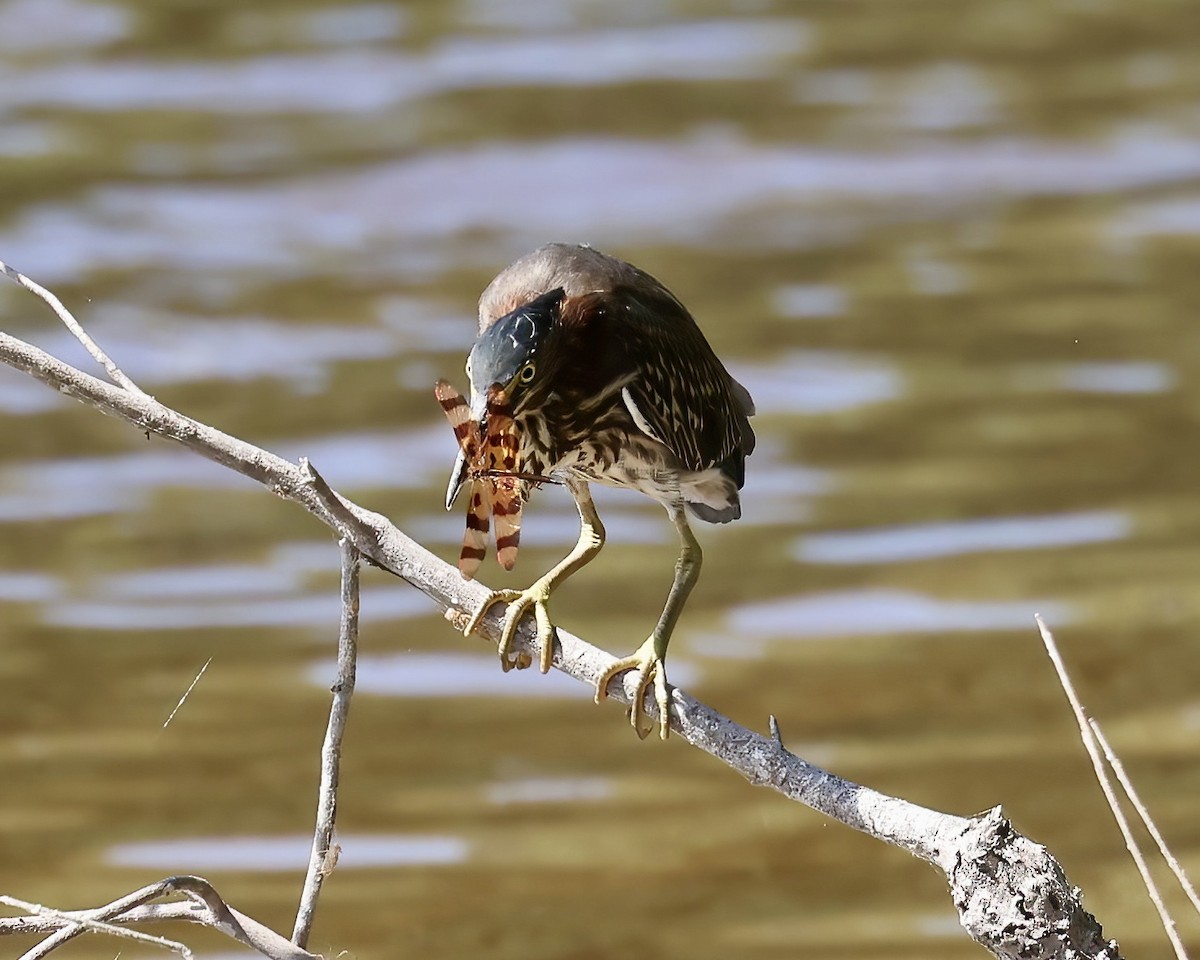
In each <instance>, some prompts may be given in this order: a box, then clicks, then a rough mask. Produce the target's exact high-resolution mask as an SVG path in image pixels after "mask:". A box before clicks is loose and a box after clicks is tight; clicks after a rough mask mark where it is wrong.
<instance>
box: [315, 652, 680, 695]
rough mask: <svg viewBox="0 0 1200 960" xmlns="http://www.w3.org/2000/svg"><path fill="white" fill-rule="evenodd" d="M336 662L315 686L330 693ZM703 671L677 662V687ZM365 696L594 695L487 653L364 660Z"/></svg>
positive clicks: (319, 668) (322, 668)
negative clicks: (507, 665) (505, 666)
mask: <svg viewBox="0 0 1200 960" xmlns="http://www.w3.org/2000/svg"><path fill="white" fill-rule="evenodd" d="M335 671H336V664H335V662H334V661H333V660H331V659H330V660H320V661H318V662H316V663H314V664H312V665H311V666H310V667H309V668H308V670H307V676H308V679H309V682H311V683H313V684H316V685H317V686H321V687H328V686H329V680H330V678H331V677H333V676H334V673H335ZM698 678H699V668H698V666H697V665H696V664H695V663H694V662H692V661H689V660H687V659H686V658H684V657H679V658H676V657H672V658H671V681H672V682H673V683H675V684H678V685H679V686H681V687H686V686H689V685H693V684H695V682H696V681H697V679H698ZM355 689H356V690H358V691H359V692H360V693H374V694H380V695H384V696H392V697H471V696H476V697H516V698H519V699H528V698H549V699H560V698H566V699H572V700H590V699H591V698H592V696H593V694H594V692H595V691H594V690H593V689H592V688H591V687H589V686H587V685H586V684H583V683H580V682H579V681H578V680H572V679H571V678H570V677H568V676H567V675H566V674H565V673H559V672H558V671H556V670H552V671H550V673H548V674H544V675H543V674H542V673H539V672H538V670H537V668H536V667H534V668H531V669H528V670H511V671H509V672H508V673H505V672H504V671H503V670H501V669H500V664H499V661H498V660H497V658H496V657H495V656H494V655H488V654H485V653H459V652H454V651H447V652H445V653H397V654H388V655H374V656H365V657H360V658H359V660H358V680H357V684H356V687H355Z"/></svg>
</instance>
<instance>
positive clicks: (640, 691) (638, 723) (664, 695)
mask: <svg viewBox="0 0 1200 960" xmlns="http://www.w3.org/2000/svg"><path fill="white" fill-rule="evenodd" d="M626 670H634V671H636V674H635V676H636V678H637V694H636V696H635V697H634V699H633V701H632V702H631V703H630V705H629V724H630V726H632V727H633V729H634V732H636V733H637V735H638V737H639V738H641V739H643V740H644V739H646V737H647V736H649V734H650V731H651V730H653V729H654V721H653V720H652V719H651V718H650V716H649V714H648V713H647V712H646V694H647V693H648V692H649V691H650V688H651V686H653V688H654V702H655V705H656V706H657V707H658V735H659V737H660V739H663V740H666V739H667V737H669V736H670V733H671V712H670V711H671V693H670V687H669V686H668V685H667V669H666V666H665V664H664V663H663V661H662V658H661V657H660V656H659V655H658V654H657V652H655V649H654V640H653V638H651V639H649V640H647V641H646V642H645V643H643V644H642V645H641V646H640V647H639V648H638V649H637V650H636V651H634V652H633V653H632V654H630V655H629V656H628V657H625V658H624V659H621V660H618V661H617V662H616V663H614V664H613V665H612V666H611V667H609V668H608V669H607V670H605V671H604V674H603V675H602V676H601V677H600V679H599V680H598V681H597V682H596V703H599V702H600V701H601V700H604V699H606V698H607V697H608V684H609V681H610V680H612V679H613V678H614V677H616V676H617V675H618V674H621V673H624V672H625V671H626Z"/></svg>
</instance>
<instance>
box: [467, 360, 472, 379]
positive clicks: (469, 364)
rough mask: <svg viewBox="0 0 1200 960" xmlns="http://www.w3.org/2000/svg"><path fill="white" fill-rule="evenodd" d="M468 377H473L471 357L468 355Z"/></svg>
mask: <svg viewBox="0 0 1200 960" xmlns="http://www.w3.org/2000/svg"><path fill="white" fill-rule="evenodd" d="M467 379H468V380H470V379H471V358H470V357H467Z"/></svg>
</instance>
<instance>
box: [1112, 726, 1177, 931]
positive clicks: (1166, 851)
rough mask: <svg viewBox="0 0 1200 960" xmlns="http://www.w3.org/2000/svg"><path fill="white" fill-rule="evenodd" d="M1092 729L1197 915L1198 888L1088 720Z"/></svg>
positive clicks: (1119, 763)
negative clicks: (1194, 885) (1193, 884)
mask: <svg viewBox="0 0 1200 960" xmlns="http://www.w3.org/2000/svg"><path fill="white" fill-rule="evenodd" d="M1088 723H1089V725H1090V726H1091V728H1092V733H1094V734H1095V735H1096V739H1097V740H1098V741H1099V742H1100V746H1101V748H1102V749H1103V750H1104V758H1105V759H1106V760H1107V761H1108V765H1109V766H1110V767H1112V771H1113V773H1114V774H1116V777H1117V782H1118V783H1120V784H1121V789H1122V790H1124V791H1125V796H1127V797H1128V798H1129V802H1130V803H1132V804H1133V808H1134V809H1135V810H1136V811H1137V812H1138V816H1139V817H1141V818H1142V823H1143V824H1144V825H1145V827H1146V829H1147V830H1148V831H1149V832H1150V836H1152V837H1153V838H1154V842H1155V844H1157V846H1158V852H1159V853H1160V854H1162V858H1163V859H1164V860H1166V861H1167V865H1168V866H1169V867H1170V868H1171V872H1172V873H1174V874H1175V879H1176V880H1178V881H1179V885H1180V886H1181V887H1183V892H1184V893H1186V894H1187V897H1188V899H1189V900H1191V901H1192V907H1193V908H1195V910H1196V912H1197V913H1200V898H1197V896H1196V888H1195V887H1193V886H1192V882H1191V880H1189V879H1188V875H1187V873H1185V872H1184V869H1183V867H1182V866H1180V864H1179V861H1178V860H1176V859H1175V856H1174V854H1172V853H1171V850H1170V848H1169V847H1168V846H1167V841H1166V840H1164V839H1163V836H1162V834H1161V833H1159V832H1158V825H1157V824H1156V823H1155V822H1154V820H1153V819H1152V818H1151V816H1150V811H1149V810H1147V809H1146V805H1145V804H1144V803H1142V798H1141V797H1140V796H1138V792H1137V791H1136V790H1135V789H1134V788H1133V781H1132V780H1130V779H1129V776H1128V775H1127V774H1126V773H1125V765H1124V764H1123V763H1121V761H1120V759H1119V758H1118V757H1117V755H1116V753H1115V752H1114V751H1113V748H1112V747H1111V746H1110V745H1109V742H1108V740H1107V738H1105V736H1104V732H1103V731H1102V730H1101V729H1100V724H1098V723H1097V722H1096V721H1095V720H1093V719H1090V718H1089V720H1088Z"/></svg>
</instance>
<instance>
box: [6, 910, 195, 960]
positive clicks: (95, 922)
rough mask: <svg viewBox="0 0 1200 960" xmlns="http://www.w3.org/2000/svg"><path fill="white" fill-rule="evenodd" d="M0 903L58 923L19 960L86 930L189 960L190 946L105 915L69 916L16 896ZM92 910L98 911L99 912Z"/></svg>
mask: <svg viewBox="0 0 1200 960" xmlns="http://www.w3.org/2000/svg"><path fill="white" fill-rule="evenodd" d="M0 903H3V904H5V905H6V906H10V907H15V908H16V909H18V910H24V911H26V912H27V913H30V914H33V915H34V916H38V917H43V918H46V919H50V920H57V921H61V922H62V927H61V928H59V929H58V930H57V931H56V932H54V933H52V934H51V935H50V936H48V937H47V938H46V939H45V940H43V941H42V942H41V943H39V944H38V945H37V946H35V947H33V948H32V949H30V950H27V951H25V953H23V954H21V957H20V960H42V958H43V957H46V956H49V955H50V953H51V952H52V951H54V950H57V949H58V948H59V947H61V946H62V945H63V944H64V943H66V942H67V941H69V940H74V939H75V938H76V937H77V936H79V935H80V934H82V933H87V932H88V931H91V932H93V933H107V934H109V935H110V936H113V937H120V938H122V939H125V940H137V941H139V942H140V943H149V944H153V945H154V946H156V947H163V948H164V949H166V950H170V951H172V952H174V953H177V954H179V955H180V956H181V957H183V958H184V960H192V951H191V949H190V948H189V947H187V946H186V945H185V944H182V943H180V942H179V941H178V940H168V939H167V938H166V937H158V936H155V935H154V934H152V933H142V932H141V931H140V930H130V929H128V928H126V927H118V926H117V925H115V924H112V923H106V922H105V919H107V918H101V917H99V916H80V915H78V914H75V915H72V914H69V913H64V912H63V911H61V910H55V909H53V908H51V907H44V906H42V905H41V904H40V903H29V902H28V901H25V900H18V899H17V898H16V897H8V896H0ZM110 906H111V904H110ZM104 909H105V908H103V907H102V908H101V910H104ZM95 912H96V913H99V912H100V911H95Z"/></svg>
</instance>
